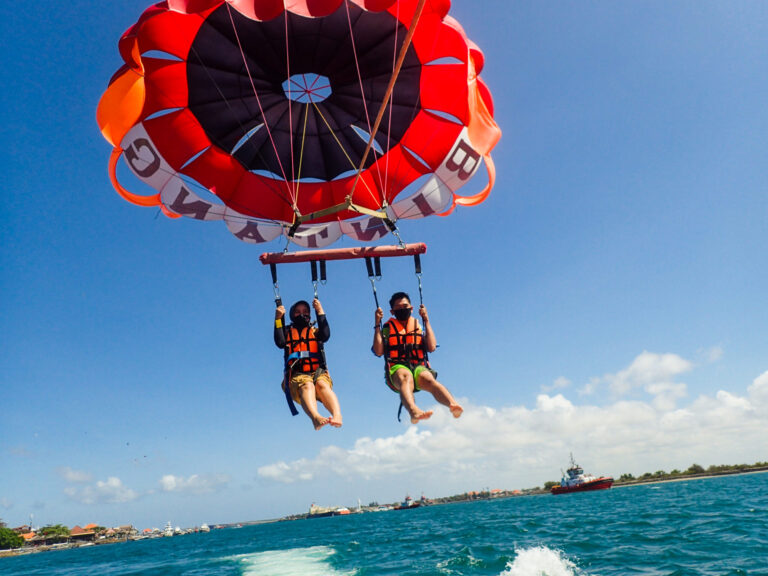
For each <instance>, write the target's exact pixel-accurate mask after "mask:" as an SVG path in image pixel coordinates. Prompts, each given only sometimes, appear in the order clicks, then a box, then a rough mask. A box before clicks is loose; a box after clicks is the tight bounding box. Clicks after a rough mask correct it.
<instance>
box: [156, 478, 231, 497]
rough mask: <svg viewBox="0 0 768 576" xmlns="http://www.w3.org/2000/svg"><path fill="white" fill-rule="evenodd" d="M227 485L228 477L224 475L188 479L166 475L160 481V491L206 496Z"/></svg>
mask: <svg viewBox="0 0 768 576" xmlns="http://www.w3.org/2000/svg"><path fill="white" fill-rule="evenodd" d="M228 483H229V477H228V476H226V475H224V474H212V475H198V474H192V475H191V476H189V477H188V478H184V477H183V476H174V475H173V474H166V475H165V476H163V477H162V478H161V479H160V489H161V490H162V491H163V492H187V493H191V494H206V493H209V492H217V491H219V490H221V489H222V488H224V487H225V486H226V485H227V484H228Z"/></svg>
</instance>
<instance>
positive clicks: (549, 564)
mask: <svg viewBox="0 0 768 576" xmlns="http://www.w3.org/2000/svg"><path fill="white" fill-rule="evenodd" d="M516 553H517V556H516V557H515V559H514V561H512V562H510V563H508V564H507V568H506V570H504V572H502V573H501V574H500V575H499V576H586V575H585V573H584V572H582V571H581V570H579V568H578V566H576V564H574V563H573V562H571V561H570V560H569V559H568V558H566V557H565V554H563V553H562V552H561V551H559V550H553V549H552V548H547V547H546V546H534V547H532V548H521V549H519V550H516Z"/></svg>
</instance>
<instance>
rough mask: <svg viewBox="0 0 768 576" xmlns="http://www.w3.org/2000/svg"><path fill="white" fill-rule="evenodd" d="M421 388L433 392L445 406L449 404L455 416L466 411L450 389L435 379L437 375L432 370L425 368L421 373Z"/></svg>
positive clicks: (436, 398)
mask: <svg viewBox="0 0 768 576" xmlns="http://www.w3.org/2000/svg"><path fill="white" fill-rule="evenodd" d="M419 388H421V389H422V390H426V391H427V392H429V393H430V394H432V396H434V397H435V400H437V401H438V402H440V404H442V405H443V406H448V409H449V410H450V411H451V414H453V417H454V418H458V417H459V416H461V413H462V412H464V408H462V407H461V405H460V404H459V403H458V402H456V400H455V399H454V397H453V396H452V395H451V393H450V392H449V391H448V388H446V387H445V386H443V385H442V384H440V382H438V381H437V380H435V377H434V376H433V375H432V373H431V372H429V371H427V370H423V371H422V372H421V373H420V374H419Z"/></svg>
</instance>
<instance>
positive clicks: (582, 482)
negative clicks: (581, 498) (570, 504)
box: [550, 454, 613, 494]
mask: <svg viewBox="0 0 768 576" xmlns="http://www.w3.org/2000/svg"><path fill="white" fill-rule="evenodd" d="M567 472H568V477H567V478H566V477H565V474H563V478H562V480H560V484H555V485H554V486H552V489H551V490H550V491H551V492H552V494H568V493H570V492H588V491H591V490H605V489H607V488H610V487H611V486H613V478H611V477H610V476H600V477H599V478H597V477H595V476H592V475H591V474H584V469H583V468H582V467H581V466H579V465H578V464H576V462H575V461H574V460H573V454H571V467H570V468H568V470H567Z"/></svg>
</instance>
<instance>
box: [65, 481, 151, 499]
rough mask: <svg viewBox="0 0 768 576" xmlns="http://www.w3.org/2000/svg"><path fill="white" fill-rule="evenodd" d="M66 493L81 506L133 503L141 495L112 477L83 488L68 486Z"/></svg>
mask: <svg viewBox="0 0 768 576" xmlns="http://www.w3.org/2000/svg"><path fill="white" fill-rule="evenodd" d="M64 493H65V494H66V495H67V496H69V497H70V498H72V499H73V500H75V501H77V502H80V503H81V504H105V503H106V504H123V503H125V502H132V501H133V500H136V499H137V498H138V497H139V494H138V493H137V492H136V491H134V490H131V489H130V488H128V487H126V486H124V485H123V483H122V481H121V480H120V479H119V478H117V477H115V476H110V477H109V478H107V480H106V481H101V480H99V481H98V482H96V484H93V485H85V486H81V487H75V486H68V487H67V488H65V489H64Z"/></svg>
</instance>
